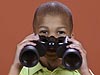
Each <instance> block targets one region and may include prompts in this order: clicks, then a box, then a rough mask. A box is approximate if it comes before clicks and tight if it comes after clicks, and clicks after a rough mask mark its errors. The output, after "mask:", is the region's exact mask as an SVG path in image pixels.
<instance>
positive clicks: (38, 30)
mask: <svg viewBox="0 0 100 75" xmlns="http://www.w3.org/2000/svg"><path fill="white" fill-rule="evenodd" d="M33 28H34V29H33V30H34V33H33V34H31V35H29V36H27V37H26V38H25V39H24V40H23V41H22V42H21V43H19V44H18V45H17V52H16V56H15V60H14V63H13V65H12V67H11V70H10V73H9V75H92V73H91V72H90V71H89V68H88V65H87V60H86V51H85V50H84V48H83V47H82V45H81V44H80V43H79V42H78V41H76V40H75V39H74V38H73V36H71V35H72V29H73V21H72V14H71V11H70V10H69V9H68V8H67V7H66V6H65V5H63V4H61V3H59V2H47V3H44V4H42V5H40V6H39V7H38V8H37V10H36V12H35V15H34V20H33ZM38 35H44V36H46V37H50V36H54V37H55V38H58V37H62V36H63V37H65V36H69V37H71V38H69V39H68V40H69V41H71V42H72V44H71V45H69V46H67V47H71V48H76V49H78V50H79V51H80V52H81V56H82V59H83V62H82V65H81V67H80V68H79V70H75V71H69V70H67V69H65V68H64V67H63V66H62V59H60V58H58V57H57V55H56V52H55V50H52V51H48V50H47V52H46V54H45V56H43V57H40V63H38V64H37V65H36V66H35V67H32V68H27V67H23V66H22V65H21V63H20V61H19V54H20V52H21V49H22V48H23V47H24V46H26V45H28V44H31V45H33V46H35V45H36V44H35V43H33V42H31V41H33V40H39V36H38ZM20 71H21V72H20Z"/></svg>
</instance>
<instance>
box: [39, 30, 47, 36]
mask: <svg viewBox="0 0 100 75" xmlns="http://www.w3.org/2000/svg"><path fill="white" fill-rule="evenodd" d="M39 33H40V34H43V35H47V34H48V31H46V30H41V31H40V32H39Z"/></svg>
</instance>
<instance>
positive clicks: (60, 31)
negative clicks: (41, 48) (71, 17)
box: [35, 15, 71, 60]
mask: <svg viewBox="0 0 100 75" xmlns="http://www.w3.org/2000/svg"><path fill="white" fill-rule="evenodd" d="M63 21H66V22H67V20H63V19H62V18H61V17H60V16H50V15H46V16H45V17H44V18H43V22H42V23H41V24H40V25H38V26H37V27H36V29H35V30H36V31H35V33H36V34H39V35H44V36H47V37H50V36H54V37H55V38H58V37H65V36H70V35H71V34H70V32H69V29H68V28H69V27H68V25H65V24H64V22H63ZM45 57H46V58H48V59H49V60H50V59H56V58H57V55H56V52H55V50H52V51H51V52H50V51H49V50H48V51H47V53H46V56H45Z"/></svg>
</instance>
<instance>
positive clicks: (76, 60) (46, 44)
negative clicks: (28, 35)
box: [19, 36, 82, 70]
mask: <svg viewBox="0 0 100 75" xmlns="http://www.w3.org/2000/svg"><path fill="white" fill-rule="evenodd" d="M39 38H40V39H39V40H38V41H34V40H33V41H32V42H34V43H36V46H33V45H26V46H24V48H23V49H22V50H21V53H20V56H19V60H20V62H21V64H22V65H23V66H26V67H33V66H35V65H36V64H37V63H38V62H39V59H40V57H42V56H44V55H45V54H46V51H47V50H56V54H57V56H58V58H62V65H63V66H64V67H65V68H66V69H68V70H75V69H79V68H80V66H81V64H82V56H81V54H80V52H79V50H77V49H75V48H66V46H67V45H70V44H72V42H70V41H67V40H66V39H67V38H66V37H58V38H55V37H54V36H50V37H45V36H39Z"/></svg>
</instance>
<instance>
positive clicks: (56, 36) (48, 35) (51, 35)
mask: <svg viewBox="0 0 100 75" xmlns="http://www.w3.org/2000/svg"><path fill="white" fill-rule="evenodd" d="M51 36H54V37H55V38H57V35H56V34H54V33H52V34H49V35H48V37H51Z"/></svg>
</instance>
